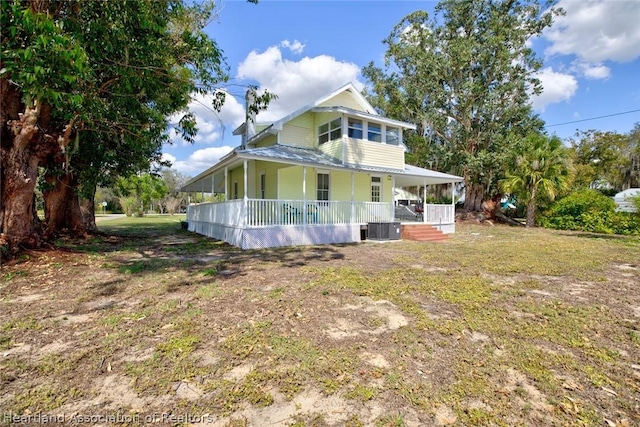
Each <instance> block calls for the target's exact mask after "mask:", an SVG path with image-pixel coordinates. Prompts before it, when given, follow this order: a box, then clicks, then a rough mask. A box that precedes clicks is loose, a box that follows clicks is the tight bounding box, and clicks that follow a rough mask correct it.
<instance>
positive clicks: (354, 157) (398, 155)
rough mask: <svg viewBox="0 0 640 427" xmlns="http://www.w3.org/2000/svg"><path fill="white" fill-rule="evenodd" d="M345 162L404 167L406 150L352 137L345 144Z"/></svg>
mask: <svg viewBox="0 0 640 427" xmlns="http://www.w3.org/2000/svg"><path fill="white" fill-rule="evenodd" d="M344 162H345V163H348V164H354V165H363V166H378V167H383V168H391V169H403V168H404V150H403V149H402V147H398V146H395V145H386V144H380V143H378V142H369V141H362V140H354V139H351V140H348V141H347V143H346V145H345V154H344Z"/></svg>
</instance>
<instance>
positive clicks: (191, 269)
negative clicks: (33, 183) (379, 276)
mask: <svg viewBox="0 0 640 427" xmlns="http://www.w3.org/2000/svg"><path fill="white" fill-rule="evenodd" d="M101 232H102V233H103V234H102V235H97V236H93V237H91V238H90V239H68V240H62V241H61V242H59V247H60V248H61V249H63V250H64V251H66V252H72V253H73V252H76V253H90V254H92V255H96V256H100V255H103V256H105V257H106V259H105V261H106V262H105V263H104V264H103V267H105V268H112V269H114V270H116V271H117V272H118V273H119V274H122V275H126V276H130V277H131V278H141V277H145V276H147V275H149V276H150V275H154V274H158V273H160V274H162V273H168V272H172V271H173V272H177V271H183V272H187V273H190V274H194V273H202V276H203V277H202V281H203V282H208V281H211V280H212V279H214V278H215V279H217V280H220V279H226V278H229V277H232V276H235V275H244V274H249V273H246V272H245V271H244V270H245V267H247V266H248V265H251V272H252V273H253V272H256V271H260V270H261V269H262V268H266V266H265V265H262V266H260V264H261V263H264V264H276V265H277V266H278V267H286V268H295V267H300V266H304V265H307V263H309V262H312V261H333V260H341V259H344V258H345V255H344V253H342V251H341V250H340V248H342V247H346V246H349V244H342V245H330V246H329V245H327V246H288V247H279V248H269V249H255V250H245V251H243V250H241V249H239V248H237V247H234V246H231V245H229V244H227V243H225V242H222V241H219V240H215V239H212V238H209V237H206V236H202V235H199V234H196V233H192V232H189V231H187V230H184V229H182V227H181V224H180V219H179V218H173V219H172V218H169V217H145V218H126V219H118V220H113V221H110V222H109V223H108V224H104V225H101ZM211 271H214V272H215V273H214V274H211V273H210V272H211ZM208 276H213V277H208ZM198 283H200V280H195V281H193V280H191V282H190V283H185V285H186V284H198ZM181 287H182V284H176V286H175V288H181ZM119 288H120V287H119V286H117V285H115V286H108V285H106V284H105V286H102V289H101V290H100V291H99V292H100V295H103V296H106V295H109V294H113V293H117V292H118V291H119ZM172 290H173V289H170V290H169V291H170V292H171V291H172Z"/></svg>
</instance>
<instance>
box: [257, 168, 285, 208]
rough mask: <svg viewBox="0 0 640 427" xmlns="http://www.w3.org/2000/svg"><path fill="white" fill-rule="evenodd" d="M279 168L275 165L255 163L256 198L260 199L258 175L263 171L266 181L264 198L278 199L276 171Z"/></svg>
mask: <svg viewBox="0 0 640 427" xmlns="http://www.w3.org/2000/svg"><path fill="white" fill-rule="evenodd" d="M281 167H282V165H279V164H277V163H271V162H263V161H260V160H257V161H256V194H255V197H256V198H259V197H260V173H261V172H262V171H264V176H265V181H266V182H265V183H266V188H265V190H266V191H265V198H267V199H277V198H278V169H279V168H281Z"/></svg>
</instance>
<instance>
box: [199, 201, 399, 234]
mask: <svg viewBox="0 0 640 427" xmlns="http://www.w3.org/2000/svg"><path fill="white" fill-rule="evenodd" d="M245 218H246V222H245ZM392 220H393V211H392V206H391V204H389V203H375V202H343V201H320V200H307V201H303V200H269V199H248V200H247V211H246V215H245V212H244V200H231V201H228V202H221V203H201V204H198V205H190V206H189V208H188V211H187V221H199V222H209V223H215V224H224V225H228V226H242V225H245V224H246V226H247V227H264V226H274V225H303V224H323V225H327V224H358V223H360V224H365V223H368V222H384V221H392Z"/></svg>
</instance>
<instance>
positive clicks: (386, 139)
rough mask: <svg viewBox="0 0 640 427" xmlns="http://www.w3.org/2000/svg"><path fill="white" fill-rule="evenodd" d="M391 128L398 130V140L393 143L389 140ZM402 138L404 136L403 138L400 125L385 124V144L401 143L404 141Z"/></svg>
mask: <svg viewBox="0 0 640 427" xmlns="http://www.w3.org/2000/svg"><path fill="white" fill-rule="evenodd" d="M389 129H395V131H396V137H397V138H398V139H397V140H396V142H395V143H393V142H389V138H388V136H389ZM401 139H402V138H401V133H400V128H399V127H397V126H385V127H384V143H385V144H389V145H400V143H401V142H402V141H401Z"/></svg>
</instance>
